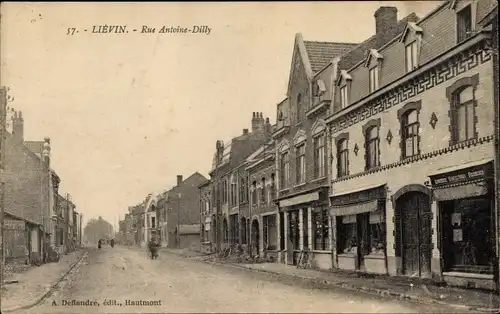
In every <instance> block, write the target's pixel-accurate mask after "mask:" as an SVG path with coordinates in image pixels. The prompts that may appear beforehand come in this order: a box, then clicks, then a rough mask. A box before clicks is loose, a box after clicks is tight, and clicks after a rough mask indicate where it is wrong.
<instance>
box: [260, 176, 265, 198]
mask: <svg viewBox="0 0 500 314" xmlns="http://www.w3.org/2000/svg"><path fill="white" fill-rule="evenodd" d="M261 185H262V187H261V189H260V202H261V203H262V204H264V203H265V202H266V178H262V180H261Z"/></svg>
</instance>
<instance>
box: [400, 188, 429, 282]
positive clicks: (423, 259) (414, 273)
mask: <svg viewBox="0 0 500 314" xmlns="http://www.w3.org/2000/svg"><path fill="white" fill-rule="evenodd" d="M398 207H399V212H400V214H401V229H400V230H401V241H402V259H403V274H404V275H405V276H410V277H429V276H430V270H431V267H430V265H431V262H430V261H431V253H432V251H431V250H432V249H431V219H432V211H431V209H430V199H429V197H428V196H427V195H426V194H423V193H420V192H410V193H407V194H406V195H403V196H402V197H401V198H400V199H399V200H398Z"/></svg>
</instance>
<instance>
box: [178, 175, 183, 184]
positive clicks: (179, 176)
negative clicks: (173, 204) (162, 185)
mask: <svg viewBox="0 0 500 314" xmlns="http://www.w3.org/2000/svg"><path fill="white" fill-rule="evenodd" d="M181 183H182V175H177V186H180V185H181Z"/></svg>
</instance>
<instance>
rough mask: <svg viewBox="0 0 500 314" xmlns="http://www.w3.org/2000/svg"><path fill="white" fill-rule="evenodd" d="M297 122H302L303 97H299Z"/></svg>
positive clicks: (299, 95)
mask: <svg viewBox="0 0 500 314" xmlns="http://www.w3.org/2000/svg"><path fill="white" fill-rule="evenodd" d="M296 115H297V122H300V121H301V120H302V95H301V94H298V95H297V114H296Z"/></svg>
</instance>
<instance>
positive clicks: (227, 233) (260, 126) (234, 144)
mask: <svg viewBox="0 0 500 314" xmlns="http://www.w3.org/2000/svg"><path fill="white" fill-rule="evenodd" d="M272 131H273V126H272V125H271V124H270V122H269V118H266V119H264V117H263V115H262V112H254V113H253V114H252V130H251V132H249V130H248V129H243V133H242V135H240V136H237V137H234V138H233V139H231V141H229V142H228V143H223V141H217V143H216V152H215V154H214V158H213V162H212V169H211V170H210V171H209V175H210V182H211V201H212V205H211V210H212V211H211V217H210V218H209V220H210V221H211V227H210V228H211V230H212V234H213V235H215V239H214V240H215V241H214V243H215V244H216V246H217V245H219V246H220V247H221V248H226V247H228V246H229V245H230V244H235V243H245V242H247V240H248V230H249V225H248V224H249V223H250V211H249V207H248V188H249V185H248V176H247V172H246V170H245V167H244V166H245V163H246V158H247V157H248V156H250V154H252V153H253V152H255V151H256V150H257V149H259V148H260V147H261V146H262V145H264V144H265V143H267V142H268V141H269V140H270V139H271V133H272ZM238 230H239V231H238ZM214 231H215V232H214Z"/></svg>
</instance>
